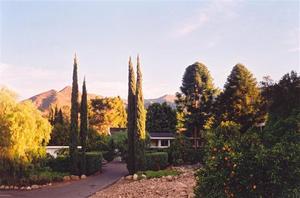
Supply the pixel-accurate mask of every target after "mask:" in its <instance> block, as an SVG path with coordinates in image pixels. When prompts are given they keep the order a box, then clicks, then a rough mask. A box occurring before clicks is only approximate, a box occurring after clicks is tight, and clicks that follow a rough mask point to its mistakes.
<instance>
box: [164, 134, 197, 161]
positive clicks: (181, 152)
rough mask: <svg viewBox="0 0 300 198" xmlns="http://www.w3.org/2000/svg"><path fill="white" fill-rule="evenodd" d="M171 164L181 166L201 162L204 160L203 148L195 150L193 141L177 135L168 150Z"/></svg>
mask: <svg viewBox="0 0 300 198" xmlns="http://www.w3.org/2000/svg"><path fill="white" fill-rule="evenodd" d="M168 154H169V163H171V164H174V165H181V164H185V163H191V164H194V163H197V162H201V161H202V158H203V151H202V148H197V149H195V148H193V146H192V143H191V141H190V140H189V139H188V138H187V137H185V136H184V135H181V134H179V135H177V136H176V137H175V140H174V141H173V142H172V143H171V146H170V148H169V150H168Z"/></svg>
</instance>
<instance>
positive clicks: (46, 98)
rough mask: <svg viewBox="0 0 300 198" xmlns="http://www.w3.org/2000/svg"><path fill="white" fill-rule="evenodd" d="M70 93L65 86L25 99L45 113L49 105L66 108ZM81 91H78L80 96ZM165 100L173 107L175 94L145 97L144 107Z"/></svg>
mask: <svg viewBox="0 0 300 198" xmlns="http://www.w3.org/2000/svg"><path fill="white" fill-rule="evenodd" d="M71 93H72V87H71V86H66V87H65V88H63V89H62V90H60V91H56V90H54V89H51V90H49V91H46V92H43V93H40V94H38V95H35V96H32V97H31V98H29V99H27V100H30V101H32V102H33V104H34V105H35V106H36V107H37V108H38V109H39V110H40V111H42V112H44V113H47V112H48V111H49V109H50V107H51V106H52V107H55V106H57V107H58V108H68V107H70V105H71ZM80 95H81V93H79V97H80ZM96 97H99V98H102V96H100V95H96V94H88V99H94V98H96ZM79 99H80V98H79ZM164 102H166V103H167V104H169V105H170V106H171V107H172V108H175V95H164V96H162V97H159V98H154V99H145V107H146V108H147V107H148V106H149V105H150V104H153V103H160V104H161V103H164ZM124 103H125V104H127V101H126V100H124Z"/></svg>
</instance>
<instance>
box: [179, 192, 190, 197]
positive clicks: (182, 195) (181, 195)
mask: <svg viewBox="0 0 300 198" xmlns="http://www.w3.org/2000/svg"><path fill="white" fill-rule="evenodd" d="M187 196H188V195H187V193H186V192H185V191H181V192H180V197H187Z"/></svg>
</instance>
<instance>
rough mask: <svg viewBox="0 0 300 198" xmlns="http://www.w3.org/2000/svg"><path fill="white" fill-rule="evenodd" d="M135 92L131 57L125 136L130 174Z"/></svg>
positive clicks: (132, 155) (131, 171) (133, 135)
mask: <svg viewBox="0 0 300 198" xmlns="http://www.w3.org/2000/svg"><path fill="white" fill-rule="evenodd" d="M135 94H136V81H135V75H134V70H133V67H132V62H131V57H130V58H129V64H128V106H127V136H128V157H127V160H126V161H127V169H128V171H129V173H130V174H133V173H135V171H136V168H135V153H134V151H135V149H134V144H135V119H136V117H135V112H136V111H135V108H136V106H135Z"/></svg>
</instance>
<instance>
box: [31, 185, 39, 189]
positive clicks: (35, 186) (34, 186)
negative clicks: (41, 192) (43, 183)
mask: <svg viewBox="0 0 300 198" xmlns="http://www.w3.org/2000/svg"><path fill="white" fill-rule="evenodd" d="M38 188H39V186H38V185H32V186H31V189H38Z"/></svg>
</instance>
